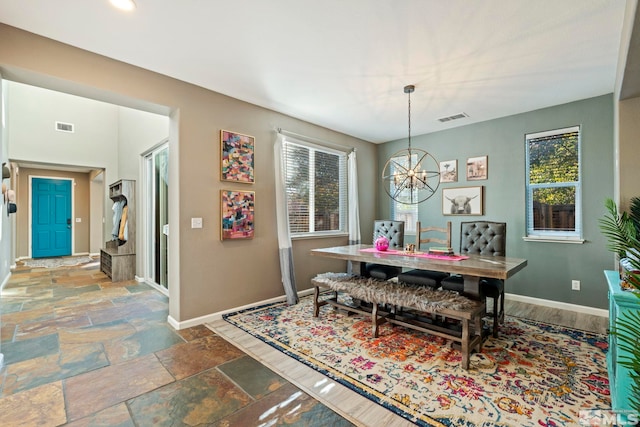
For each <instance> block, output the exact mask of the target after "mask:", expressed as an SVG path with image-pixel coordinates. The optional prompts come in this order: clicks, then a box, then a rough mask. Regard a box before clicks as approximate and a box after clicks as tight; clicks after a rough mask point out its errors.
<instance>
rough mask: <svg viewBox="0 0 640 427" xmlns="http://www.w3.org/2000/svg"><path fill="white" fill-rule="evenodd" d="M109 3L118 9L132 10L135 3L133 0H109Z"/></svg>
mask: <svg viewBox="0 0 640 427" xmlns="http://www.w3.org/2000/svg"><path fill="white" fill-rule="evenodd" d="M110 1H111V4H112V5H114V6H115V7H117V8H118V9H120V10H133V9H135V8H136V3H135V2H134V1H133V0H110Z"/></svg>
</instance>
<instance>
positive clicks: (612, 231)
mask: <svg viewBox="0 0 640 427" xmlns="http://www.w3.org/2000/svg"><path fill="white" fill-rule="evenodd" d="M605 207H606V209H607V212H608V213H607V214H606V215H605V216H604V217H602V218H601V219H600V230H601V231H602V233H603V234H604V235H605V236H606V237H607V239H608V245H607V248H608V249H609V250H610V251H611V252H613V253H615V254H616V255H618V256H619V257H620V259H624V264H625V265H626V267H625V270H627V271H626V273H625V278H624V282H626V283H627V286H628V287H630V288H632V289H633V290H635V291H636V292H633V294H634V295H636V296H637V297H638V298H640V273H638V272H640V198H638V197H634V198H632V199H631V204H630V208H629V212H628V213H627V212H619V211H618V207H617V206H616V203H615V202H614V201H613V200H611V199H607V200H606V201H605ZM625 314H626V315H624V316H620V317H618V319H617V321H616V324H615V326H614V329H613V330H612V331H610V332H611V333H612V334H613V335H615V336H616V337H617V339H618V347H619V348H620V349H621V350H624V351H626V352H628V353H627V354H628V355H629V356H628V357H624V358H621V359H620V364H621V365H623V366H625V367H626V368H628V369H629V370H630V372H631V380H632V381H631V388H632V390H631V391H632V395H631V396H630V397H629V402H630V403H631V406H632V407H633V409H634V410H635V411H637V412H640V310H638V311H629V312H627V313H625Z"/></svg>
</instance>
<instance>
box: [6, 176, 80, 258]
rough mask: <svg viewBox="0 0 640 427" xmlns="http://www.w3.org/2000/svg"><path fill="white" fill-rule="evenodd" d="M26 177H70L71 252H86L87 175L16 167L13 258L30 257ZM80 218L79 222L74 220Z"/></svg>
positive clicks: (28, 181)
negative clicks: (71, 208)
mask: <svg viewBox="0 0 640 427" xmlns="http://www.w3.org/2000/svg"><path fill="white" fill-rule="evenodd" d="M30 177H36V178H67V179H73V182H74V184H72V189H71V191H72V192H73V218H72V220H71V221H72V224H73V248H72V250H73V253H74V254H88V253H89V228H90V226H91V223H90V216H91V215H90V200H89V174H88V173H78V172H63V171H54V170H48V169H29V168H20V169H19V170H18V189H17V190H16V202H17V205H18V212H16V214H15V215H16V232H17V242H16V257H18V258H29V257H30V256H31V249H30V248H31V240H30V234H29V226H30V222H29V215H31V211H30V209H29V207H30V205H31V203H30V200H29V197H30V196H29V185H30V180H31V179H30ZM75 218H80V220H81V222H75Z"/></svg>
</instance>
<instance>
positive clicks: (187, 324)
mask: <svg viewBox="0 0 640 427" xmlns="http://www.w3.org/2000/svg"><path fill="white" fill-rule="evenodd" d="M312 293H313V289H305V290H304V291H300V292H298V296H299V297H303V296H306V295H310V294H312ZM286 299H287V297H286V296H285V295H281V296H279V297H275V298H270V299H268V300H263V301H259V302H255V303H251V304H247V305H243V306H242V307H235V308H230V309H229V310H224V311H219V312H217V313H211V314H207V315H205V316H200V317H196V318H194V319H189V320H183V321H182V322H178V321H177V320H175V319H174V318H173V317H171V316H169V317H168V318H167V322H168V323H169V324H170V325H171V326H172V327H173V328H174V329H177V330H180V329H185V328H191V327H194V326H198V325H203V324H205V323H208V322H213V321H214V320H219V319H222V316H223V315H225V314H227V313H234V312H236V311H241V310H246V309H248V308H252V307H258V306H261V305H265V304H273V303H275V302H281V301H285V300H286Z"/></svg>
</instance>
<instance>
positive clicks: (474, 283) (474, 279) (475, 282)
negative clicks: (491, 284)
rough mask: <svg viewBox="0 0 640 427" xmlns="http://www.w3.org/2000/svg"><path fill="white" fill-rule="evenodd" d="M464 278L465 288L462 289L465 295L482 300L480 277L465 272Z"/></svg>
mask: <svg viewBox="0 0 640 427" xmlns="http://www.w3.org/2000/svg"><path fill="white" fill-rule="evenodd" d="M462 278H463V279H464V289H463V290H462V293H463V294H464V296H466V297H469V298H471V299H474V300H477V301H480V299H481V298H480V277H478V276H471V275H469V274H463V275H462Z"/></svg>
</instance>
